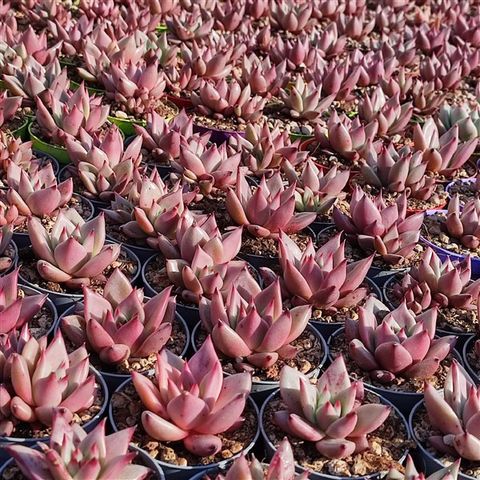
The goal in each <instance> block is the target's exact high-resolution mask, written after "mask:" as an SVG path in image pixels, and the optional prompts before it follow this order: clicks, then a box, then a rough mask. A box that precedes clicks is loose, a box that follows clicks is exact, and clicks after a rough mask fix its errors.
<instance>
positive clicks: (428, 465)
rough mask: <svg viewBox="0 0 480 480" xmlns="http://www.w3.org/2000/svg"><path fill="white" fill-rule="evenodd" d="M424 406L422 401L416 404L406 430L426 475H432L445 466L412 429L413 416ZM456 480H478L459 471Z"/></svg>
mask: <svg viewBox="0 0 480 480" xmlns="http://www.w3.org/2000/svg"><path fill="white" fill-rule="evenodd" d="M423 405H424V402H423V400H421V401H420V402H418V403H417V404H416V405H415V406H414V407H413V409H412V410H411V412H410V415H409V418H408V428H409V430H410V436H411V437H412V439H413V440H414V442H415V444H416V446H417V450H418V451H419V454H420V456H421V459H422V461H423V462H424V464H425V470H426V473H427V474H431V473H434V472H436V471H438V470H440V469H441V468H445V467H446V466H447V465H444V464H443V463H442V462H441V461H440V460H438V459H437V458H435V457H434V456H433V455H432V454H431V453H430V452H429V451H428V450H427V449H426V448H425V446H424V445H423V444H422V442H421V441H420V439H419V438H418V437H417V436H416V435H415V429H414V428H413V419H414V417H415V414H416V413H417V411H418V410H419V408H421V407H422V406H423ZM458 479H459V480H478V478H475V477H471V476H470V475H464V474H463V473H461V471H460V472H459V473H458Z"/></svg>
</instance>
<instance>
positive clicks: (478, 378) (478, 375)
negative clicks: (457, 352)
mask: <svg viewBox="0 0 480 480" xmlns="http://www.w3.org/2000/svg"><path fill="white" fill-rule="evenodd" d="M479 339H480V338H479V337H477V336H475V335H471V336H470V338H469V339H467V340H466V341H465V344H464V345H463V351H462V356H463V364H464V366H465V369H466V370H467V372H468V373H469V374H470V376H471V377H472V379H473V380H474V381H475V382H477V384H479V385H480V372H475V371H474V370H473V367H472V366H471V365H470V363H468V360H467V354H468V352H470V350H473V344H474V343H475V341H476V340H479Z"/></svg>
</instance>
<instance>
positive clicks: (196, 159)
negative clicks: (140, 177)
mask: <svg viewBox="0 0 480 480" xmlns="http://www.w3.org/2000/svg"><path fill="white" fill-rule="evenodd" d="M240 160H241V154H240V153H234V152H232V149H231V147H228V146H227V145H226V144H222V145H220V147H217V146H216V145H210V146H206V145H204V144H203V142H191V143H190V144H189V143H188V142H187V141H185V140H183V141H182V143H181V146H180V155H179V158H178V159H177V160H174V161H172V167H173V169H174V170H175V171H177V172H179V173H181V174H182V176H183V180H184V182H186V183H189V184H193V185H198V187H199V189H200V192H201V193H202V194H203V195H210V194H212V193H214V192H215V191H218V190H223V191H225V190H227V188H229V187H233V186H234V185H235V182H236V178H237V170H238V167H239V165H240Z"/></svg>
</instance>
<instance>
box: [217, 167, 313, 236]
mask: <svg viewBox="0 0 480 480" xmlns="http://www.w3.org/2000/svg"><path fill="white" fill-rule="evenodd" d="M226 206H227V210H228V213H229V214H230V216H231V217H232V219H233V221H234V222H235V223H236V224H237V225H245V227H246V228H247V230H248V232H249V233H250V234H251V235H253V236H257V237H278V235H279V232H280V231H284V232H286V233H297V232H299V231H301V230H303V229H304V228H305V227H307V226H308V225H310V224H311V223H312V222H313V221H314V220H315V217H316V214H315V213H313V212H302V213H295V184H293V185H291V186H290V187H288V188H285V187H284V185H283V181H282V177H281V175H280V172H276V173H275V174H273V175H272V176H271V177H270V178H268V179H266V178H265V176H263V177H262V180H261V181H260V185H259V186H258V187H257V188H256V189H255V191H254V192H252V188H251V187H250V185H249V184H248V182H247V180H246V178H245V172H244V171H243V170H242V169H240V170H239V172H238V175H237V184H236V187H235V190H233V189H232V188H230V189H229V190H228V192H227V198H226Z"/></svg>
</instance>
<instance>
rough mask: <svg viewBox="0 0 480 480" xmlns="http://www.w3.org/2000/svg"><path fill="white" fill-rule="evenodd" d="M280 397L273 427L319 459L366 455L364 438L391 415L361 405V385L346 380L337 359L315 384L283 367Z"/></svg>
mask: <svg viewBox="0 0 480 480" xmlns="http://www.w3.org/2000/svg"><path fill="white" fill-rule="evenodd" d="M280 395H281V397H282V401H283V403H284V406H285V410H280V411H276V412H274V414H273V421H274V422H275V424H276V425H277V426H278V427H279V428H280V429H281V430H283V431H284V432H286V433H287V434H289V435H292V436H294V437H296V438H299V439H301V440H304V441H306V442H312V443H315V447H316V449H317V450H318V452H319V453H320V455H322V456H324V457H326V458H329V459H342V458H347V457H349V456H350V455H353V454H354V453H358V452H362V451H364V450H367V449H368V448H369V443H368V438H367V435H368V434H369V433H371V432H373V431H375V430H376V429H377V428H379V427H380V426H381V425H383V423H384V422H385V420H386V419H387V417H388V416H389V415H390V411H391V407H388V406H386V405H382V404H380V403H369V404H362V401H363V399H364V387H363V383H362V382H360V381H357V382H353V383H352V382H351V381H350V378H349V375H348V372H347V369H346V367H345V362H344V360H343V357H342V356H339V357H337V358H336V359H335V360H334V361H333V362H332V364H331V365H330V366H329V367H328V368H327V369H326V370H325V372H324V373H323V374H322V375H321V376H320V377H319V378H318V379H317V382H316V384H312V383H311V382H310V379H309V378H308V377H307V376H305V375H303V374H302V373H300V372H299V371H298V370H295V369H293V368H291V367H288V366H284V367H283V368H282V371H281V372H280Z"/></svg>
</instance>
